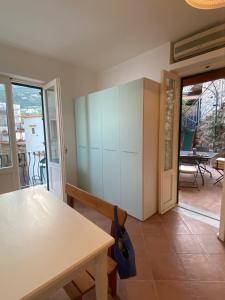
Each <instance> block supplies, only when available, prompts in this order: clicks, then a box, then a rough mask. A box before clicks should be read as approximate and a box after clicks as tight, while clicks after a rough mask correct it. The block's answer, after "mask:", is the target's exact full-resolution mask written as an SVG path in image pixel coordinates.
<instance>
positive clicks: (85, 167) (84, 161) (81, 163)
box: [77, 146, 90, 191]
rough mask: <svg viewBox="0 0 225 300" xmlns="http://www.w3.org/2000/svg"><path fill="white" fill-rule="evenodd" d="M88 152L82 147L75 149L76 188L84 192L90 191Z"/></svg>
mask: <svg viewBox="0 0 225 300" xmlns="http://www.w3.org/2000/svg"><path fill="white" fill-rule="evenodd" d="M89 164H90V163H89V151H88V148H86V147H83V146H78V147H77V182H78V186H79V187H80V188H81V189H83V190H85V191H90V182H89V181H90V179H89V176H90V174H89Z"/></svg>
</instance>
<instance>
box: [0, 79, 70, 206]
mask: <svg viewBox="0 0 225 300" xmlns="http://www.w3.org/2000/svg"><path fill="white" fill-rule="evenodd" d="M0 116H1V118H0V194H2V193H7V192H11V191H14V190H18V189H20V188H27V187H30V186H37V185H42V186H45V187H46V188H48V190H49V191H50V192H52V193H54V194H55V195H56V196H57V197H58V198H59V199H62V200H64V201H65V200H66V197H65V192H64V186H65V146H64V137H63V122H62V103H61V89H60V80H59V78H57V79H54V80H52V81H51V82H48V83H47V84H44V85H43V86H40V87H37V86H35V85H34V86H33V85H27V84H21V83H17V82H16V80H14V81H13V80H12V79H11V78H9V77H8V76H4V75H0Z"/></svg>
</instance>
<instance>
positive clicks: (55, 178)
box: [43, 79, 65, 200]
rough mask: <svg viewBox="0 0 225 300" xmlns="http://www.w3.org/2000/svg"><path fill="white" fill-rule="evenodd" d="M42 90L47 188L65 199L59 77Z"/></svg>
mask: <svg viewBox="0 0 225 300" xmlns="http://www.w3.org/2000/svg"><path fill="white" fill-rule="evenodd" d="M43 90H44V115H45V130H46V141H47V161H48V178H49V190H50V191H51V192H53V193H54V194H55V195H56V196H57V197H58V198H60V199H64V200H65V192H64V189H65V147H64V139H63V126H62V105H61V93H60V81H59V79H54V80H53V81H51V82H49V83H47V84H46V85H45V86H44V87H43Z"/></svg>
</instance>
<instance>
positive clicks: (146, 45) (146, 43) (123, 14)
mask: <svg viewBox="0 0 225 300" xmlns="http://www.w3.org/2000/svg"><path fill="white" fill-rule="evenodd" d="M224 20H225V9H217V10H210V11H205V10H198V9H194V8H192V7H190V6H188V5H187V4H186V3H185V1H184V0H19V1H15V0H0V42H2V43H5V44H10V45H13V46H16V47H18V48H22V49H26V50H30V51H33V52H36V53H39V54H42V55H47V56H51V57H54V58H57V59H60V60H62V61H65V62H69V63H71V64H74V65H79V66H84V67H88V68H91V69H93V70H102V69H105V68H107V67H110V66H112V65H115V64H118V63H120V62H122V61H125V60H127V59H129V58H131V57H134V56H136V55H138V54H140V53H142V52H144V51H147V50H149V49H152V48H155V47H157V46H159V45H161V44H163V43H165V42H168V41H170V40H176V39H178V38H181V37H183V36H185V35H187V34H190V33H192V32H195V31H198V30H200V29H202V28H205V27H209V26H211V25H214V24H217V23H220V22H223V21H224Z"/></svg>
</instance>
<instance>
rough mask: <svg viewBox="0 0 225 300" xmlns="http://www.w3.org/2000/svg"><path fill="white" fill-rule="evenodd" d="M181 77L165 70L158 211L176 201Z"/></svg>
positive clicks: (160, 137) (161, 98) (161, 96)
mask: <svg viewBox="0 0 225 300" xmlns="http://www.w3.org/2000/svg"><path fill="white" fill-rule="evenodd" d="M179 98H180V78H179V77H178V76H177V75H176V74H174V73H171V72H167V71H163V73H162V82H161V92H160V129H159V149H160V151H159V212H160V213H161V214H164V213H165V212H167V211H168V210H170V209H172V208H173V207H175V206H176V204H177V171H178V134H179V112H180V109H179V107H180V99H179Z"/></svg>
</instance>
